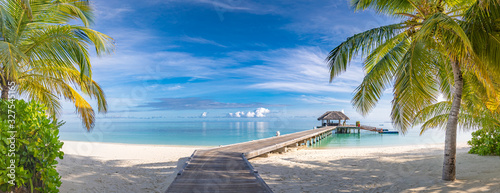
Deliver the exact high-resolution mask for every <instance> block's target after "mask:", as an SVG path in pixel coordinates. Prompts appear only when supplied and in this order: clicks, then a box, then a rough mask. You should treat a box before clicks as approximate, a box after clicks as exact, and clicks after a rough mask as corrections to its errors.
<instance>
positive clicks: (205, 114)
mask: <svg viewBox="0 0 500 193" xmlns="http://www.w3.org/2000/svg"><path fill="white" fill-rule="evenodd" d="M207 114H208V113H207V112H203V113H202V114H201V115H200V117H201V118H205V117H207Z"/></svg>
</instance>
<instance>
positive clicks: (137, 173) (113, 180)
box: [57, 141, 205, 193]
mask: <svg viewBox="0 0 500 193" xmlns="http://www.w3.org/2000/svg"><path fill="white" fill-rule="evenodd" d="M199 148H205V147H189V146H187V147H186V146H164V145H131V144H114V143H90V142H75V141H64V146H63V148H62V149H63V152H64V153H65V155H64V159H63V160H60V161H59V164H58V165H57V171H58V172H59V174H60V175H61V176H62V179H61V181H62V185H61V187H60V189H59V190H60V192H62V193H66V192H71V193H113V192H116V193H128V192H134V193H136V192H137V193H138V192H141V193H142V192H161V193H164V192H165V190H166V189H167V188H168V186H169V185H170V183H172V181H173V180H174V178H175V176H176V174H177V172H178V170H179V168H182V166H183V164H184V162H185V161H186V160H187V158H188V157H189V156H191V154H192V153H193V151H194V150H195V149H199Z"/></svg>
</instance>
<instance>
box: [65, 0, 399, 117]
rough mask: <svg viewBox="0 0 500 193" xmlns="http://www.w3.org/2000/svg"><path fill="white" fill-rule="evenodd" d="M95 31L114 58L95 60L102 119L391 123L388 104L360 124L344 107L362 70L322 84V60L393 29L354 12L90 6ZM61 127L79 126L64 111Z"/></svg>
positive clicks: (328, 5) (191, 4)
mask: <svg viewBox="0 0 500 193" xmlns="http://www.w3.org/2000/svg"><path fill="white" fill-rule="evenodd" d="M92 3H93V4H94V7H95V9H96V22H95V24H94V26H93V28H94V29H96V30H98V31H101V32H103V33H105V34H108V35H110V36H111V37H113V38H114V39H115V42H116V51H115V52H114V53H113V54H111V55H109V56H104V57H100V58H98V57H93V58H92V63H93V73H94V77H93V78H94V79H95V80H96V81H97V82H98V83H99V84H100V85H101V86H102V87H103V89H104V91H105V93H106V96H107V98H108V103H109V107H110V111H109V113H107V114H106V115H100V117H101V118H103V117H109V118H144V117H152V116H155V117H161V119H182V118H188V117H198V116H200V115H202V113H204V112H206V118H217V119H222V118H223V117H225V116H227V115H228V113H236V112H240V111H242V112H249V111H250V112H254V111H255V110H256V109H257V108H260V107H263V108H266V109H269V111H270V112H268V113H266V116H267V117H273V116H286V117H294V116H310V117H317V116H319V115H321V114H322V113H323V112H324V111H327V110H341V109H344V110H345V112H346V114H347V115H348V116H350V117H351V119H352V120H378V121H389V120H390V119H389V115H390V100H391V96H392V94H391V93H390V90H388V91H386V94H385V96H384V97H383V98H382V100H381V102H380V103H379V105H378V106H377V108H376V109H375V110H374V111H373V112H372V113H371V114H370V115H369V116H367V117H365V118H362V117H361V115H359V114H358V113H356V111H355V110H354V109H353V108H352V105H351V104H350V100H351V97H352V92H353V90H354V89H355V88H356V86H357V85H358V84H359V83H360V82H361V80H362V78H363V75H364V72H363V69H362V67H361V60H360V59H356V60H355V61H353V63H352V65H351V66H350V68H349V70H348V71H347V72H345V73H344V74H342V75H341V76H340V77H339V78H337V79H335V80H334V81H333V82H332V83H329V74H328V69H327V65H326V63H325V62H324V59H325V57H326V55H327V54H328V52H329V51H330V50H331V49H333V48H334V47H336V46H337V45H338V44H339V43H341V42H342V41H343V40H345V39H346V38H347V37H349V36H352V35H353V34H355V33H359V32H362V31H364V30H367V29H370V28H373V27H377V26H380V25H385V24H388V23H390V22H391V19H390V18H386V17H383V16H380V15H377V14H375V13H374V12H372V11H362V12H356V13H355V12H354V11H353V10H352V9H351V8H350V7H349V5H348V1H346V0H337V1H335V0H329V1H287V0H283V1H243V0H162V1H160V0H145V1H130V0H123V1H118V0H106V1H102V0H101V1H93V2H92ZM64 107H65V109H64V115H63V117H65V118H66V119H77V117H76V116H75V115H74V114H73V113H74V109H73V108H72V107H71V105H70V104H69V103H65V105H64Z"/></svg>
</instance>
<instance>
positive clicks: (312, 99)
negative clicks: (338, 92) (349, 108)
mask: <svg viewBox="0 0 500 193" xmlns="http://www.w3.org/2000/svg"><path fill="white" fill-rule="evenodd" d="M299 100H301V101H304V102H307V103H313V104H331V103H344V104H350V102H351V101H350V100H343V99H337V98H333V97H323V96H307V95H302V96H300V98H299Z"/></svg>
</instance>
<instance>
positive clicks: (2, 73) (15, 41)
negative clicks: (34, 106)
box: [0, 0, 114, 130]
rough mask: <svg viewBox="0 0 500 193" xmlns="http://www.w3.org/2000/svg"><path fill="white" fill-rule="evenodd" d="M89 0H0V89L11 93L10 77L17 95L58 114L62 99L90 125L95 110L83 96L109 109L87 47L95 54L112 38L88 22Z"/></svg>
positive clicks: (109, 47)
mask: <svg viewBox="0 0 500 193" xmlns="http://www.w3.org/2000/svg"><path fill="white" fill-rule="evenodd" d="M92 23H93V8H92V6H91V5H90V2H89V1H87V0H57V1H55V0H30V1H23V0H5V1H1V2H0V26H1V27H0V35H1V37H0V89H1V98H2V99H8V98H9V91H10V87H9V83H11V82H14V83H15V84H16V85H17V86H18V87H17V93H18V94H19V96H21V97H24V98H26V99H29V100H36V101H39V102H40V103H43V104H44V105H45V107H46V108H47V112H48V113H49V114H50V115H51V116H53V117H57V116H58V115H59V114H60V111H61V103H60V100H61V99H65V100H68V101H70V102H72V103H73V104H74V105H75V108H76V112H77V113H78V114H79V115H80V117H81V119H82V122H83V125H84V126H85V128H86V129H87V130H90V129H91V128H92V127H93V125H94V122H95V112H94V110H93V108H92V106H91V105H90V104H89V103H88V102H87V101H86V100H85V98H84V97H83V96H88V97H89V98H90V99H95V100H96V101H97V109H98V111H99V112H106V111H107V102H106V98H105V95H104V92H103V90H102V89H101V87H100V86H99V85H98V84H97V83H96V82H95V81H94V80H93V79H92V68H91V67H92V66H91V63H90V48H95V52H96V53H97V55H98V56H100V55H102V54H107V53H110V52H112V51H113V49H114V42H113V39H112V38H111V37H109V36H107V35H105V34H103V33H100V32H98V31H95V30H93V29H91V28H90V25H91V24H92Z"/></svg>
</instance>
